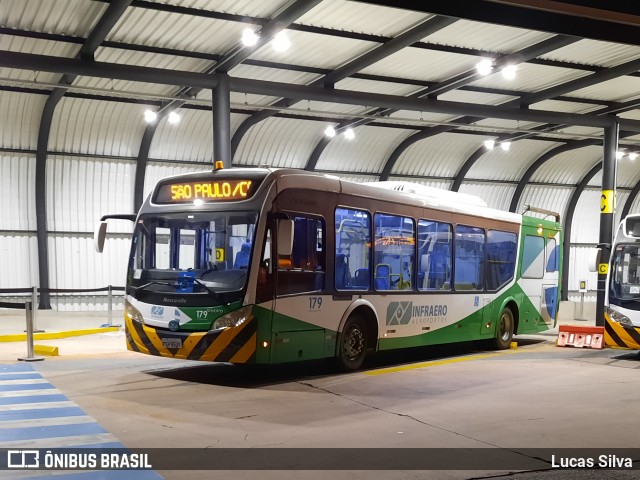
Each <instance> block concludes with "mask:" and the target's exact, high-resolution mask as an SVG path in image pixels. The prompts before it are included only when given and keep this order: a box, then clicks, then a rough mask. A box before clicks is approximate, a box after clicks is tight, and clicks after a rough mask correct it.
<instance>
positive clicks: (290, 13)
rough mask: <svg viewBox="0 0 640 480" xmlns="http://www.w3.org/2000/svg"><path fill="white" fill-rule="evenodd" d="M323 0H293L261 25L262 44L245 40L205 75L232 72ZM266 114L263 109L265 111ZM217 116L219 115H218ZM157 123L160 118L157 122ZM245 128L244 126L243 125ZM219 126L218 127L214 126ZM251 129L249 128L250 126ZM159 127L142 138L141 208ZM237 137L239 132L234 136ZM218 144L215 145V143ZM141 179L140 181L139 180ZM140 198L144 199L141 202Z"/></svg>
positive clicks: (184, 91) (187, 91) (189, 92)
mask: <svg viewBox="0 0 640 480" xmlns="http://www.w3.org/2000/svg"><path fill="white" fill-rule="evenodd" d="M321 1H322V0H296V1H294V2H292V3H291V4H290V5H289V6H287V7H286V8H285V9H284V10H282V11H281V12H279V13H278V14H277V15H276V16H275V17H273V18H271V19H265V20H264V21H263V22H261V28H260V39H259V40H258V43H256V45H254V46H252V47H247V46H244V45H242V44H241V43H239V44H237V45H235V46H233V47H232V48H231V49H230V50H229V51H228V52H227V53H225V54H224V55H222V56H221V57H220V58H219V60H218V61H217V62H216V63H214V64H213V65H212V66H210V67H209V68H207V69H206V70H205V71H204V75H207V76H209V75H213V74H215V73H224V74H226V73H228V72H229V70H231V69H232V68H234V67H236V66H238V65H240V64H241V63H242V62H243V61H244V60H246V59H247V58H248V57H249V56H250V55H251V54H253V53H254V52H255V51H257V50H258V49H259V48H261V47H262V46H263V45H265V44H266V43H268V42H269V41H270V40H271V39H273V37H274V36H275V35H276V34H277V33H278V32H280V31H281V30H284V29H285V28H287V27H289V26H290V25H291V24H292V23H293V22H294V20H296V19H297V18H299V17H301V16H302V15H304V14H305V13H307V12H308V11H309V10H311V9H312V8H313V7H315V6H316V5H317V4H318V3H320V2H321ZM183 85H188V84H187V83H183ZM213 87H214V85H213V84H211V85H209V86H206V87H205V86H203V85H199V86H197V87H194V86H192V85H191V86H187V87H184V88H181V89H180V90H179V91H178V95H180V96H195V95H197V94H198V93H199V92H200V91H201V90H202V89H203V88H213ZM224 87H226V90H228V82H225V85H224ZM184 103H185V102H183V101H180V100H172V101H170V102H167V103H165V104H164V105H163V106H162V107H161V108H160V110H159V112H161V113H164V112H170V111H172V110H176V109H177V108H180V106H182V105H184ZM225 105H226V108H227V112H226V113H225V114H224V115H222V116H224V117H228V115H229V113H228V104H227V103H225V104H224V105H223V108H225ZM261 113H263V112H261ZM214 118H216V117H214ZM156 125H157V121H156ZM241 127H242V125H241ZM214 128H215V126H214ZM247 130H248V128H247ZM155 131H156V129H155V127H154V128H148V127H147V129H146V130H145V132H144V135H143V137H142V142H141V144H140V150H139V153H138V163H137V166H136V182H135V186H134V198H135V199H136V200H135V205H137V208H139V207H140V206H141V205H142V189H143V188H144V178H145V176H146V173H145V172H140V173H138V170H139V169H146V168H147V161H148V155H149V147H150V146H151V142H152V141H153V135H154V134H155ZM234 138H235V135H234ZM214 147H215V145H214ZM236 148H237V142H236V144H235V146H234V141H233V140H232V141H231V153H230V158H229V160H228V162H225V164H226V163H229V164H230V163H231V159H232V158H233V155H234V154H235V150H236ZM138 179H139V180H138ZM138 201H139V202H140V203H139V204H138Z"/></svg>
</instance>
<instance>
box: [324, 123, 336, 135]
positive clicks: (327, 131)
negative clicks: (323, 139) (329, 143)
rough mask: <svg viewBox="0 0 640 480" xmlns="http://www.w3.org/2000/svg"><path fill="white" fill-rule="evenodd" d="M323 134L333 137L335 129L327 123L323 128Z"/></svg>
mask: <svg viewBox="0 0 640 480" xmlns="http://www.w3.org/2000/svg"><path fill="white" fill-rule="evenodd" d="M324 134H325V135H326V136H327V137H329V138H333V137H335V136H336V129H335V128H333V127H332V126H331V125H329V126H328V127H327V128H325V129H324Z"/></svg>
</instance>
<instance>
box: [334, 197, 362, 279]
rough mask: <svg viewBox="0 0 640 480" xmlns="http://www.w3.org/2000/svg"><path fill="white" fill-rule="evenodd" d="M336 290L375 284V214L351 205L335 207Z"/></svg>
mask: <svg viewBox="0 0 640 480" xmlns="http://www.w3.org/2000/svg"><path fill="white" fill-rule="evenodd" d="M335 228H336V230H335V232H336V251H335V258H334V265H335V268H334V285H335V288H336V290H369V288H370V287H371V268H370V262H371V216H370V214H369V212H366V211H363V210H355V209H350V208H336V211H335Z"/></svg>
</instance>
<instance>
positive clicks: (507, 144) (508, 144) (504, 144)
mask: <svg viewBox="0 0 640 480" xmlns="http://www.w3.org/2000/svg"><path fill="white" fill-rule="evenodd" d="M500 148H502V150H504V151H505V152H508V151H509V149H510V148H511V142H501V143H500Z"/></svg>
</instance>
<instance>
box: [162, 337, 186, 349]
mask: <svg viewBox="0 0 640 480" xmlns="http://www.w3.org/2000/svg"><path fill="white" fill-rule="evenodd" d="M162 346H163V347H164V348H182V339H181V338H163V339H162Z"/></svg>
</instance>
